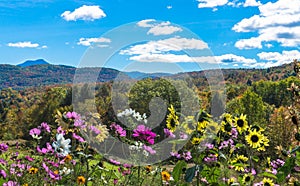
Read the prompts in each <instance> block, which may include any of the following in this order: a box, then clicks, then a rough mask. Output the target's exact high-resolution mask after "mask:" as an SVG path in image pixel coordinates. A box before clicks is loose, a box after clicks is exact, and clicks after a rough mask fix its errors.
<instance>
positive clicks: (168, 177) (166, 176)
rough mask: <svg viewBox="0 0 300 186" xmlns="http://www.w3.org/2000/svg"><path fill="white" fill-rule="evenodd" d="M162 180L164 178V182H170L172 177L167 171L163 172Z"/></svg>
mask: <svg viewBox="0 0 300 186" xmlns="http://www.w3.org/2000/svg"><path fill="white" fill-rule="evenodd" d="M161 178H162V180H163V181H169V180H170V178H171V175H170V173H168V172H167V171H162V172H161Z"/></svg>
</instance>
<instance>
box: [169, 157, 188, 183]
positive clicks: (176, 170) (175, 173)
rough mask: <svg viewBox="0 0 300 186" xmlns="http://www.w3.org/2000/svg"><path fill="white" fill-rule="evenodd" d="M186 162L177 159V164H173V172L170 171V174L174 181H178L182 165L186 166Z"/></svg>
mask: <svg viewBox="0 0 300 186" xmlns="http://www.w3.org/2000/svg"><path fill="white" fill-rule="evenodd" d="M186 164H187V163H186V162H185V161H179V162H177V164H176V165H175V167H174V169H173V172H172V176H173V178H174V181H175V182H178V181H179V179H180V175H181V174H182V169H183V168H184V167H186Z"/></svg>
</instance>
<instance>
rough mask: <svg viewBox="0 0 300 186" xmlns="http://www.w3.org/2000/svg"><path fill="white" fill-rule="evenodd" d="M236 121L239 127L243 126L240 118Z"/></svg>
mask: <svg viewBox="0 0 300 186" xmlns="http://www.w3.org/2000/svg"><path fill="white" fill-rule="evenodd" d="M236 123H237V125H238V126H239V127H241V128H242V127H243V126H244V121H243V120H242V119H238V120H237V122H236Z"/></svg>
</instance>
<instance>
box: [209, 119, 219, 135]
mask: <svg viewBox="0 0 300 186" xmlns="http://www.w3.org/2000/svg"><path fill="white" fill-rule="evenodd" d="M219 129H220V126H219V124H218V123H216V122H213V121H212V122H209V123H208V124H207V126H206V134H217V132H218V131H219Z"/></svg>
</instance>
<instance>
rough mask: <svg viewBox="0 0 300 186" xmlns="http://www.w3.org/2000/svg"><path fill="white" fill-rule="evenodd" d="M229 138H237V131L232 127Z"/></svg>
mask: <svg viewBox="0 0 300 186" xmlns="http://www.w3.org/2000/svg"><path fill="white" fill-rule="evenodd" d="M231 136H232V137H233V138H235V139H236V138H237V137H238V131H237V130H236V128H234V127H232V128H231Z"/></svg>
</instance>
